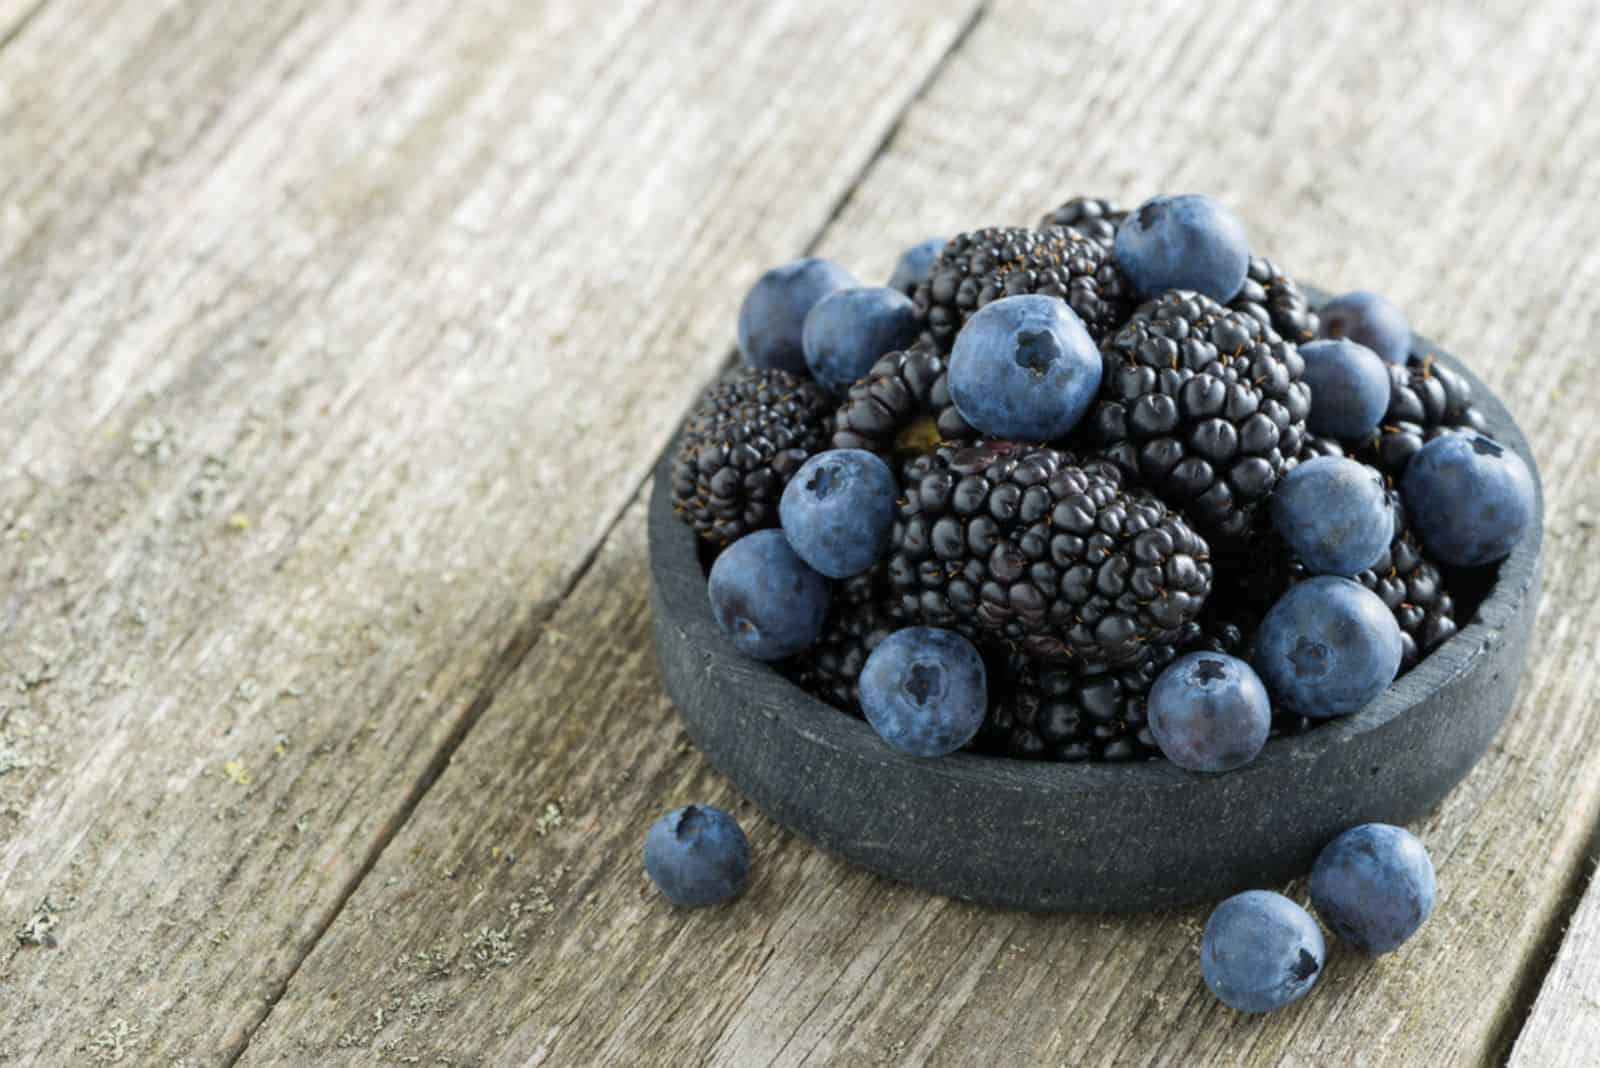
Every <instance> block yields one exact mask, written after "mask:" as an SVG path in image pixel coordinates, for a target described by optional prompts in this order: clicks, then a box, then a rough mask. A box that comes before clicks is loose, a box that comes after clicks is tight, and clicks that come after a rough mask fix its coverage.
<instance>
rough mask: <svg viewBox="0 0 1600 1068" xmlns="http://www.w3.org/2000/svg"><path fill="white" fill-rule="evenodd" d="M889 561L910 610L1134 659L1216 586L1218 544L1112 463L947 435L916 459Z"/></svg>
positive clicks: (923, 618)
mask: <svg viewBox="0 0 1600 1068" xmlns="http://www.w3.org/2000/svg"><path fill="white" fill-rule="evenodd" d="M902 486H903V489H904V493H905V496H904V498H903V500H902V501H901V504H900V515H899V518H898V519H897V520H896V522H895V525H894V530H893V532H892V533H891V534H890V538H889V557H888V574H889V581H890V584H891V586H892V588H893V591H894V594H895V596H896V599H897V602H898V609H897V610H898V611H899V613H900V614H901V615H903V616H905V617H906V618H907V619H912V620H916V621H918V622H921V623H926V624H929V625H932V626H941V627H951V628H953V629H956V630H959V631H961V632H962V633H965V634H968V635H969V636H975V637H980V638H987V639H998V640H1005V641H1009V642H1012V643H1013V644H1015V645H1017V646H1019V647H1021V648H1023V649H1025V650H1027V651H1028V652H1030V653H1032V654H1034V655H1038V656H1049V657H1056V658H1066V657H1077V658H1081V659H1083V660H1085V661H1088V662H1103V663H1107V664H1120V663H1128V662H1130V661H1132V660H1135V659H1137V658H1138V657H1139V655H1140V654H1141V652H1142V651H1143V649H1144V648H1145V647H1146V646H1148V645H1151V644H1156V643H1162V642H1168V641H1171V640H1172V638H1173V637H1174V636H1175V635H1177V634H1178V633H1179V632H1180V630H1181V629H1182V628H1183V627H1184V626H1185V625H1186V624H1188V623H1190V622H1191V621H1193V620H1194V619H1195V618H1196V617H1197V616H1198V615H1199V613H1200V609H1201V607H1202V606H1203V605H1204V603H1205V599H1206V596H1207V594H1209V593H1210V591H1211V564H1210V562H1209V553H1210V550H1209V548H1208V547H1207V545H1206V542H1205V539H1203V538H1202V537H1200V535H1198V534H1197V533H1195V532H1194V531H1193V530H1192V529H1191V528H1190V527H1189V525H1188V523H1187V522H1185V521H1184V519H1183V518H1182V517H1181V516H1180V515H1179V514H1178V513H1176V512H1172V511H1169V510H1168V509H1167V506H1166V505H1165V504H1163V503H1162V502H1161V501H1160V500H1158V499H1157V498H1155V497H1152V496H1149V495H1148V494H1144V493H1126V492H1124V491H1123V490H1122V489H1121V486H1120V476H1119V475H1118V474H1117V472H1116V470H1115V468H1114V467H1112V466H1111V465H1110V464H1105V463H1094V462H1091V463H1089V464H1086V465H1083V466H1078V465H1077V463H1076V461H1075V460H1074V458H1073V457H1071V456H1070V455H1068V454H1066V453H1063V452H1060V451H1058V450H1056V449H1052V448H1048V447H1044V446H1030V445H1021V444H1016V443H1012V442H998V441H989V442H981V443H979V444H977V445H973V446H944V447H941V448H940V449H938V450H937V451H935V452H933V453H930V454H928V455H925V456H921V457H918V458H916V459H915V460H912V461H911V462H909V463H908V464H907V465H906V467H905V469H904V473H903V475H902Z"/></svg>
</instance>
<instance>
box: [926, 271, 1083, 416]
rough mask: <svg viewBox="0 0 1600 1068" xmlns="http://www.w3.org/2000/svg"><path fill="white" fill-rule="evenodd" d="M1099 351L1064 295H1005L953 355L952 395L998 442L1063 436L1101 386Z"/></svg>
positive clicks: (983, 312)
mask: <svg viewBox="0 0 1600 1068" xmlns="http://www.w3.org/2000/svg"><path fill="white" fill-rule="evenodd" d="M1100 375H1101V360H1100V350H1099V349H1098V348H1097V347H1096V346H1095V343H1094V342H1093V341H1092V340H1091V339H1090V337H1089V332H1088V331H1087V330H1085V329H1084V326H1083V321H1082V320H1081V319H1079V318H1078V316H1077V315H1076V313H1074V312H1073V310H1072V309H1071V308H1069V307H1067V304H1066V302H1065V301H1063V300H1061V299H1060V298H1059V297H1047V296H1038V295H1028V296H1021V297H1005V298H1002V299H1000V300H997V301H994V302H993V303H992V304H986V305H984V306H983V307H982V308H980V309H978V311H977V312H976V313H974V314H973V316H972V318H971V319H968V320H967V324H966V325H965V326H963V327H962V328H961V332H960V333H959V334H957V335H956V342H955V347H954V348H953V349H952V350H951V353H950V374H949V383H950V396H951V399H952V400H954V401H955V406H956V411H958V412H960V413H961V417H962V418H963V419H965V420H966V421H967V422H968V423H970V424H971V425H972V426H974V427H976V428H977V429H978V430H980V431H982V432H983V433H985V434H989V435H991V436H993V437H997V438H1007V439H1014V440H1017V441H1027V442H1044V441H1050V440H1052V439H1055V438H1060V437H1064V436H1065V435H1066V434H1067V433H1068V432H1069V431H1071V430H1072V428H1073V427H1075V426H1077V425H1078V420H1079V419H1081V418H1083V413H1084V412H1085V411H1087V410H1088V408H1089V405H1090V403H1091V402H1093V400H1094V398H1095V394H1096V393H1097V392H1098V391H1099V389H1100Z"/></svg>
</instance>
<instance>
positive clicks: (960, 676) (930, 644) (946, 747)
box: [859, 627, 989, 757]
mask: <svg viewBox="0 0 1600 1068" xmlns="http://www.w3.org/2000/svg"><path fill="white" fill-rule="evenodd" d="M859 686H860V691H861V710H862V712H864V713H865V714H866V717H867V722H868V723H870V724H872V729H873V730H875V731H877V732H878V735H879V736H880V737H881V738H882V739H883V740H884V741H885V742H887V743H888V744H889V745H890V746H891V747H892V748H894V749H896V750H898V751H900V752H902V753H905V754H906V755H907V756H914V757H936V756H944V755H945V754H947V753H953V752H955V751H956V750H957V749H960V748H961V747H962V746H964V745H966V744H967V743H968V742H970V741H972V739H973V737H974V736H976V735H977V733H978V728H979V727H981V726H983V714H984V710H985V709H986V708H988V704H989V699H988V680H987V677H986V675H985V670H984V666H983V657H982V656H980V655H979V654H978V650H977V649H976V648H974V647H973V645H972V643H971V642H969V641H967V639H965V638H963V637H962V636H961V635H959V634H957V633H956V632H955V631H953V630H940V629H939V628H937V627H907V628H905V629H904V630H897V631H895V632H894V633H893V634H891V635H889V636H888V637H887V638H885V639H884V640H883V641H881V642H879V643H878V647H877V648H876V649H874V650H873V651H872V655H871V656H869V657H867V664H866V667H864V668H862V670H861V679H860V682H859Z"/></svg>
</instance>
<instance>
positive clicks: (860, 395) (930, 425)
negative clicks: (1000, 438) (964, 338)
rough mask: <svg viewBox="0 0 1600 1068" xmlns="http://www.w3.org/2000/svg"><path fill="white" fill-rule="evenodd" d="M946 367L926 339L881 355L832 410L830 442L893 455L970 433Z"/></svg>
mask: <svg viewBox="0 0 1600 1068" xmlns="http://www.w3.org/2000/svg"><path fill="white" fill-rule="evenodd" d="M945 372H946V367H945V359H944V357H943V356H941V355H940V354H939V351H938V350H937V349H936V348H934V347H933V344H932V342H931V341H930V342H926V343H918V344H916V345H913V346H911V348H909V349H907V350H906V351H904V352H891V353H889V354H887V355H885V356H883V357H882V358H880V359H879V360H878V362H877V363H875V364H873V365H872V370H871V371H869V372H868V373H867V376H866V377H865V378H862V379H860V380H858V381H857V382H856V383H855V385H853V386H851V387H850V392H849V394H848V395H847V396H846V397H845V399H844V403H842V404H840V405H839V410H838V411H837V412H836V413H835V414H834V418H833V447H834V448H836V449H866V450H867V451H868V452H872V453H876V454H877V455H879V456H881V457H883V458H884V459H885V460H892V459H902V458H905V457H909V456H914V455H916V454H918V453H923V452H929V451H931V450H932V449H933V448H934V446H936V445H938V444H939V443H940V442H942V441H966V440H970V439H972V438H973V437H975V436H976V435H974V433H973V431H972V428H971V427H969V426H968V425H967V421H966V420H965V419H963V418H961V413H960V412H958V411H956V407H955V405H954V404H953V403H951V401H950V388H949V386H948V385H947V384H946V382H945Z"/></svg>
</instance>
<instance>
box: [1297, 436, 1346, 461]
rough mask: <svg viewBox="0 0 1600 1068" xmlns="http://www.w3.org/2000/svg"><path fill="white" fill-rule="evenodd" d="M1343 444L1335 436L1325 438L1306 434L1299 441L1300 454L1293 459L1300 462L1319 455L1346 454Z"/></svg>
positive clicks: (1313, 458)
mask: <svg viewBox="0 0 1600 1068" xmlns="http://www.w3.org/2000/svg"><path fill="white" fill-rule="evenodd" d="M1346 455H1348V453H1346V452H1345V450H1344V446H1343V445H1341V444H1339V442H1338V440H1337V439H1335V438H1325V437H1322V436H1320V435H1318V434H1307V435H1306V436H1305V438H1304V439H1303V440H1302V441H1301V442H1300V455H1299V456H1297V457H1295V459H1296V460H1297V461H1298V462H1300V463H1305V462H1306V461H1307V460H1315V459H1316V458H1317V457H1319V456H1346Z"/></svg>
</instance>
